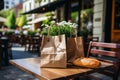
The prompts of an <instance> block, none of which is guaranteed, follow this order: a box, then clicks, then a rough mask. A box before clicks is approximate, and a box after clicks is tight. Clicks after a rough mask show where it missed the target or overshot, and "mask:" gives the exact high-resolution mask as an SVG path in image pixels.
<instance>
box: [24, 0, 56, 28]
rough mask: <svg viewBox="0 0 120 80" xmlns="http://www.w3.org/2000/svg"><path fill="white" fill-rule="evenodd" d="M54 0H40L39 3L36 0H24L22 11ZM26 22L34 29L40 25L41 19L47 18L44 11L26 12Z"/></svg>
mask: <svg viewBox="0 0 120 80" xmlns="http://www.w3.org/2000/svg"><path fill="white" fill-rule="evenodd" d="M52 1H54V0H42V1H41V2H40V3H38V2H37V0H24V2H23V12H28V11H31V10H33V9H35V8H37V7H40V6H43V5H46V4H48V3H50V2H52ZM26 16H27V21H28V24H29V25H31V27H32V28H31V29H33V30H35V29H37V28H38V27H40V25H41V21H43V20H45V19H47V18H46V16H45V13H39V14H34V13H33V14H26Z"/></svg>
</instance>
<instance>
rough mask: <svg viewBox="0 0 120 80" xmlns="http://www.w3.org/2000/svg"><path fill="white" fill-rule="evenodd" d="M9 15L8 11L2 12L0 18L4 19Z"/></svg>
mask: <svg viewBox="0 0 120 80" xmlns="http://www.w3.org/2000/svg"><path fill="white" fill-rule="evenodd" d="M9 15H10V10H2V11H0V16H1V17H4V18H7V16H9Z"/></svg>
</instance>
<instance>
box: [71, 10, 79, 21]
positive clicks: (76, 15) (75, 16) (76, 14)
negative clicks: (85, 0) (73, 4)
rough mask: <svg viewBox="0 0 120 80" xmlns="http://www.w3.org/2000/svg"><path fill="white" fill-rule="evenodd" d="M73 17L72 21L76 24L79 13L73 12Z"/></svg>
mask: <svg viewBox="0 0 120 80" xmlns="http://www.w3.org/2000/svg"><path fill="white" fill-rule="evenodd" d="M71 17H72V21H73V22H76V18H77V17H78V12H72V15H71Z"/></svg>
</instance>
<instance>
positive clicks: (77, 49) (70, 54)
mask: <svg viewBox="0 0 120 80" xmlns="http://www.w3.org/2000/svg"><path fill="white" fill-rule="evenodd" d="M80 57H84V44H83V38H82V37H77V36H76V37H74V38H73V37H70V38H67V62H72V61H74V60H75V59H77V58H80Z"/></svg>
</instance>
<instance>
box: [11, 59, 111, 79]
mask: <svg viewBox="0 0 120 80" xmlns="http://www.w3.org/2000/svg"><path fill="white" fill-rule="evenodd" d="M10 63H11V64H12V65H14V66H16V67H18V68H20V69H22V70H23V71H25V72H28V73H29V74H31V75H33V76H35V77H37V78H39V79H40V80H69V79H72V78H76V77H79V76H82V75H86V74H89V73H91V72H94V71H95V70H96V69H90V68H83V67H77V66H72V65H70V66H68V67H67V68H40V57H38V58H25V59H15V60H10ZM110 66H113V65H112V64H108V63H105V62H101V66H100V68H98V69H102V68H108V67H110Z"/></svg>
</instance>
